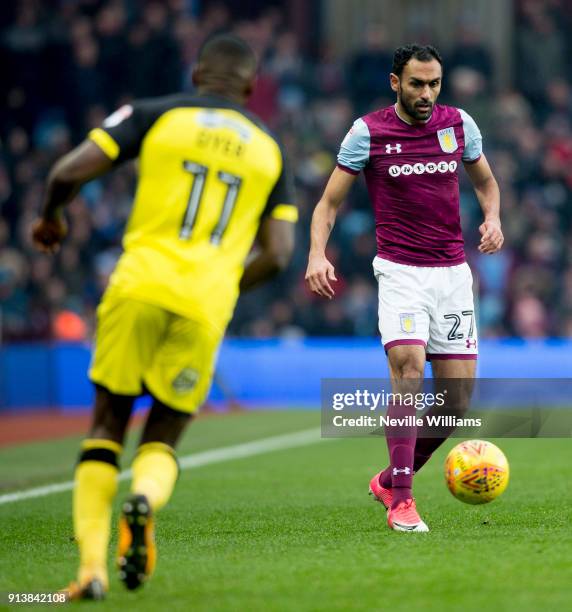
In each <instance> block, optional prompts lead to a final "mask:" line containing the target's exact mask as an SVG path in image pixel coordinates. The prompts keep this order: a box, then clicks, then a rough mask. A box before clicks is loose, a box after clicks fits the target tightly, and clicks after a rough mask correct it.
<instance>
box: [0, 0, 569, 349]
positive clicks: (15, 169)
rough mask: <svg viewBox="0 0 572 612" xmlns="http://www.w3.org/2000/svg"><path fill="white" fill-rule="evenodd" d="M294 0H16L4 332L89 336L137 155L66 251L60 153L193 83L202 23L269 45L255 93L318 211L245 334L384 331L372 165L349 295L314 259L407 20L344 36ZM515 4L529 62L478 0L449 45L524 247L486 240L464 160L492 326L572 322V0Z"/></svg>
mask: <svg viewBox="0 0 572 612" xmlns="http://www.w3.org/2000/svg"><path fill="white" fill-rule="evenodd" d="M290 4H291V5H292V6H293V7H294V9H296V7H298V8H300V6H303V5H304V3H302V5H301V4H300V3H299V2H293V3H290ZM290 4H287V3H280V2H271V3H264V2H254V3H252V6H251V7H250V8H244V7H242V8H240V6H241V5H240V3H237V2H202V3H200V2H193V1H191V0H169V1H161V2H159V1H154V0H151V1H141V2H135V1H133V0H109V1H102V0H77V1H73V0H68V1H64V0H60V1H57V0H51V1H48V0H45V1H40V0H20V1H19V2H17V3H7V5H6V6H3V7H2V8H0V78H1V80H2V85H3V86H2V88H1V90H0V213H1V218H0V300H1V306H0V313H1V323H2V338H3V340H4V341H18V340H30V339H50V338H53V339H64V340H83V339H89V337H90V334H91V330H92V328H93V318H94V311H95V307H96V305H97V302H98V300H99V298H100V296H101V293H102V291H103V290H104V288H105V286H106V283H107V280H108V278H109V275H110V273H111V272H112V270H113V267H114V264H115V262H116V260H117V257H118V256H119V255H120V253H121V233H122V228H123V227H124V224H125V221H126V219H127V217H128V215H129V211H130V206H131V200H132V194H133V187H134V184H135V169H134V164H128V165H126V166H124V167H122V168H121V169H120V170H118V171H116V172H115V173H113V174H112V175H110V176H108V177H106V178H104V179H103V180H98V181H95V182H93V183H91V184H89V185H87V186H86V187H85V188H84V189H83V190H82V192H81V194H80V196H79V197H78V198H77V199H76V200H75V201H74V203H73V204H72V205H71V206H70V207H69V209H68V217H69V220H70V232H69V236H68V238H67V241H66V242H65V245H64V247H63V248H62V249H61V251H60V252H59V253H58V255H57V256H56V257H53V258H51V257H47V256H45V255H41V254H39V253H37V252H35V251H34V250H33V249H32V248H31V245H30V239H29V235H28V234H29V226H30V221H31V220H32V219H33V217H34V215H35V214H36V212H37V211H38V209H39V206H40V203H41V201H42V190H43V181H44V179H45V176H46V174H47V171H48V170H49V167H50V165H51V164H52V163H53V161H54V160H55V159H56V158H57V157H58V156H60V155H61V154H63V153H64V152H66V151H67V150H69V149H70V147H72V146H73V145H74V144H77V143H78V142H79V141H81V139H82V138H83V137H84V135H85V133H86V132H87V131H88V130H89V129H90V128H91V127H94V126H96V125H98V124H99V123H100V122H101V121H102V120H103V118H104V117H105V116H106V115H107V114H109V113H110V112H112V111H113V110H114V109H115V108H117V107H118V106H119V105H121V104H122V103H124V102H125V101H128V100H130V99H133V98H139V97H145V96H155V95H163V94H168V93H173V92H176V91H180V90H185V89H186V90H188V89H189V88H190V79H189V74H190V69H191V67H192V64H193V62H194V60H195V58H196V54H197V50H198V48H199V46H200V44H201V42H202V41H203V40H204V39H205V37H206V36H208V35H209V34H211V33H212V32H215V31H218V30H221V29H232V30H233V31H235V32H236V33H237V34H239V35H241V36H243V37H244V38H245V39H247V40H248V41H249V42H250V44H251V45H252V46H253V47H254V49H255V50H256V52H257V54H258V56H259V58H260V62H261V67H260V76H259V79H258V84H257V89H256V92H255V95H254V96H253V99H252V101H251V104H250V106H251V108H252V110H254V111H255V112H257V113H258V114H259V115H260V116H261V117H262V118H263V119H264V120H265V121H267V122H268V123H269V124H270V125H271V127H272V128H273V129H275V130H276V131H277V132H278V134H279V135H280V136H281V138H282V140H283V142H284V144H285V147H286V149H287V151H288V153H289V157H290V160H291V163H292V165H293V168H294V170H295V176H296V182H297V187H298V202H299V206H300V211H301V219H300V223H299V225H298V229H297V232H298V243H297V250H296V255H295V257H294V261H293V263H292V265H291V267H290V268H289V271H288V272H287V274H286V275H284V276H282V277H281V278H280V279H278V280H277V281H275V282H274V283H272V284H271V285H268V286H267V287H263V288H261V289H259V290H257V291H256V292H255V293H252V294H247V295H245V296H243V297H242V298H241V300H240V302H239V306H238V308H237V311H236V316H235V318H234V320H233V322H232V324H231V327H230V332H231V334H234V335H248V336H254V337H267V336H276V335H279V336H288V337H299V336H303V335H316V336H324V335H358V336H372V335H375V334H376V333H377V329H376V328H377V315H376V311H377V291H376V286H375V282H374V280H373V275H372V274H371V261H372V259H373V256H374V255H375V236H374V226H373V219H372V215H371V213H370V209H369V203H368V197H367V192H366V190H365V187H364V184H363V182H361V180H360V181H358V183H357V184H356V186H355V188H354V190H353V191H352V193H351V195H350V197H349V198H348V202H347V203H346V205H345V206H344V210H343V215H342V216H341V218H340V220H339V223H338V224H337V226H336V229H335V231H334V235H333V237H332V241H331V246H330V248H329V256H330V258H331V260H332V261H333V262H334V263H335V264H336V267H337V270H338V278H339V282H338V283H337V285H336V287H337V297H336V300H334V301H331V302H324V301H321V300H319V299H317V298H316V297H315V296H314V295H312V294H310V293H309V292H308V290H307V289H306V287H305V285H304V280H303V278H304V271H305V265H306V257H307V247H308V239H309V236H308V230H309V222H310V216H311V212H312V209H313V206H314V205H315V203H316V201H317V199H318V198H319V196H320V194H321V191H322V189H323V186H324V183H325V181H326V179H327V177H328V175H329V173H330V172H331V170H332V168H333V167H334V164H335V156H336V152H337V148H338V146H339V143H340V141H341V140H342V138H343V136H344V134H345V133H346V131H347V130H348V128H349V126H350V125H351V123H352V121H353V119H355V118H356V117H357V116H359V115H361V114H363V113H366V112H368V111H369V110H372V109H374V108H377V107H379V106H381V105H387V104H390V103H391V102H392V95H391V92H390V90H389V87H388V73H389V71H390V69H391V60H392V51H393V48H392V45H391V44H390V42H389V40H390V36H389V33H390V28H391V25H392V24H391V23H390V22H388V21H383V20H382V21H380V20H378V19H376V20H371V21H369V22H368V23H367V24H366V27H364V28H363V36H361V40H362V44H361V46H360V45H358V46H357V47H355V48H353V49H351V50H350V51H349V52H346V53H345V54H342V55H340V53H339V46H338V45H337V44H336V43H337V41H335V40H328V37H327V35H326V34H325V33H324V28H322V27H320V24H319V23H313V22H312V16H311V15H309V14H307V15H306V17H305V18H304V17H303V16H302V18H301V17H300V14H301V12H300V10H294V9H292V6H290ZM313 4H314V3H313ZM315 4H316V5H318V4H319V3H318V2H316V3H315ZM281 5H283V7H284V8H281ZM513 8H514V16H513V19H512V24H513V31H512V34H513V37H512V40H513V42H512V43H511V46H510V47H509V49H510V50H511V53H512V58H511V59H512V65H513V66H514V70H513V73H512V78H510V79H508V80H506V79H502V78H499V75H498V66H497V65H496V64H495V61H494V59H493V58H494V54H493V51H492V49H491V48H490V46H488V45H487V43H486V42H485V40H484V38H483V36H482V31H481V30H480V29H479V27H477V25H476V24H475V22H474V20H472V19H471V16H470V15H462V14H460V16H459V19H458V27H457V29H456V31H455V32H454V35H453V40H452V41H451V39H450V37H449V39H448V41H447V44H446V46H445V47H444V48H443V51H444V55H445V59H446V64H445V85H446V86H445V88H444V91H443V97H442V101H443V102H446V103H450V104H454V105H457V106H460V107H462V108H464V109H465V110H467V112H469V113H470V114H472V115H473V116H474V117H475V119H476V121H477V123H478V124H479V125H480V127H481V129H482V131H483V133H484V137H485V150H486V153H487V156H488V157H489V159H490V161H491V164H492V166H493V169H494V171H495V174H496V176H497V178H498V180H499V183H500V185H501V192H502V206H503V223H504V231H505V237H506V242H505V248H504V250H503V251H502V253H501V254H500V255H497V256H495V257H485V256H480V255H479V254H478V252H477V250H476V246H477V244H478V239H479V234H478V231H477V228H478V225H479V224H480V222H481V216H480V210H479V207H478V204H477V202H476V200H475V197H474V194H473V192H472V189H471V186H470V185H469V184H468V182H467V180H466V177H464V176H463V173H462V172H461V173H460V174H461V202H462V218H463V225H464V228H465V238H466V243H467V252H468V256H469V259H470V263H471V264H472V266H473V270H474V272H475V277H476V280H477V283H478V291H479V295H480V302H479V317H480V326H481V335H483V336H488V337H499V336H519V337H525V338H542V337H546V336H567V337H572V126H571V120H570V117H571V111H572V97H571V87H572V79H571V64H570V59H569V58H571V57H572V53H571V51H572V49H571V45H570V40H571V37H570V32H571V31H572V27H571V22H570V17H571V15H570V13H571V11H570V6H569V4H568V3H567V2H565V1H564V0H562V1H560V0H546V1H538V0H521V1H520V2H516V1H515V2H514V7H513ZM302 13H303V11H302ZM412 28H413V31H415V32H416V33H417V34H418V36H419V39H420V40H421V41H422V42H429V41H430V42H433V43H434V44H436V45H437V46H439V45H440V42H441V39H440V38H439V36H438V34H437V33H433V32H432V31H431V22H430V20H429V21H427V22H417V21H415V20H413V23H412ZM408 40H409V39H408ZM403 42H405V41H403ZM499 83H501V85H500V86H499Z"/></svg>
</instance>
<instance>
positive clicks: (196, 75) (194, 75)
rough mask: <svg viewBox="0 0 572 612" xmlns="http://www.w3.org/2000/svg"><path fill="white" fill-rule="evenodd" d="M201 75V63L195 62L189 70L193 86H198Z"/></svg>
mask: <svg viewBox="0 0 572 612" xmlns="http://www.w3.org/2000/svg"><path fill="white" fill-rule="evenodd" d="M201 77H202V74H201V65H200V64H195V65H194V66H193V70H192V72H191V81H192V83H193V85H194V86H195V87H198V86H199V85H200V84H201V80H202V79H201Z"/></svg>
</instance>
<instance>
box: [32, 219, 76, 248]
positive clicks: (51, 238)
mask: <svg viewBox="0 0 572 612" xmlns="http://www.w3.org/2000/svg"><path fill="white" fill-rule="evenodd" d="M67 233H68V226H67V223H66V221H65V219H64V217H63V215H59V216H57V217H54V218H52V219H44V218H43V217H40V218H39V219H36V221H34V224H33V225H32V240H33V242H34V246H35V247H36V248H37V249H38V250H39V251H42V252H44V253H57V252H58V251H59V249H60V244H61V242H62V240H63V239H64V238H65V235H66V234H67Z"/></svg>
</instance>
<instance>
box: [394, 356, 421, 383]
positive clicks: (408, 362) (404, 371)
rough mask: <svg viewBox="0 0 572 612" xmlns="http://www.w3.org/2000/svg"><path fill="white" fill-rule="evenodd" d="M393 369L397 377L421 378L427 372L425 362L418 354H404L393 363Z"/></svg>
mask: <svg viewBox="0 0 572 612" xmlns="http://www.w3.org/2000/svg"><path fill="white" fill-rule="evenodd" d="M392 370H393V373H394V375H395V377H396V378H400V379H421V378H423V375H424V373H425V362H423V361H421V360H420V359H419V358H417V356H413V355H411V356H404V357H403V358H402V359H400V360H399V361H398V362H397V363H396V364H393V365H392Z"/></svg>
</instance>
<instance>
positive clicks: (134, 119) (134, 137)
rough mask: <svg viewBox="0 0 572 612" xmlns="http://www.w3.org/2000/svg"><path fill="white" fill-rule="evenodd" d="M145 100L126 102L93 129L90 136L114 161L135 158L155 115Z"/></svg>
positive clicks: (118, 161)
mask: <svg viewBox="0 0 572 612" xmlns="http://www.w3.org/2000/svg"><path fill="white" fill-rule="evenodd" d="M151 115H152V113H151V109H150V108H148V105H146V104H145V103H144V102H134V103H133V104H126V105H124V106H122V107H121V108H119V109H118V110H116V111H115V112H114V113H113V114H111V115H109V117H107V118H106V119H105V120H104V121H103V123H102V124H101V127H99V128H96V129H94V130H91V132H89V134H88V138H89V139H90V140H92V141H93V142H95V144H97V145H98V146H99V147H100V148H101V149H102V150H103V152H104V153H105V154H106V155H107V156H108V157H109V158H110V159H111V160H113V161H114V162H116V163H120V162H122V161H125V160H128V159H133V158H135V157H137V156H138V155H139V149H140V148H141V143H142V141H143V138H144V137H145V134H146V133H147V131H148V130H149V127H150V125H151V123H152V122H153V120H154V117H151Z"/></svg>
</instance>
